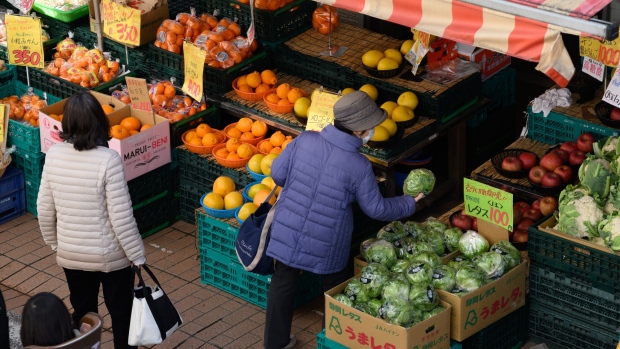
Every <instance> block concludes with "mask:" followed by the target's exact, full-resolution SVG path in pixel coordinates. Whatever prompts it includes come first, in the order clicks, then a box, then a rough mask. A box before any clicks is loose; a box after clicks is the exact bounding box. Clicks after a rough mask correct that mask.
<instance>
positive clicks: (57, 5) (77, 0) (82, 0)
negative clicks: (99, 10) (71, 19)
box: [34, 0, 133, 11]
mask: <svg viewBox="0 0 620 349" xmlns="http://www.w3.org/2000/svg"><path fill="white" fill-rule="evenodd" d="M34 3H35V4H40V5H43V6H47V7H51V8H54V9H56V10H59V11H73V10H75V9H76V8H78V7H81V6H85V5H88V1H87V0H70V1H67V0H36V1H34ZM132 3H133V2H132V1H127V3H126V4H127V6H131V4H132ZM132 7H133V6H132Z"/></svg>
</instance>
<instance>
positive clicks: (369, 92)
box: [360, 84, 379, 101]
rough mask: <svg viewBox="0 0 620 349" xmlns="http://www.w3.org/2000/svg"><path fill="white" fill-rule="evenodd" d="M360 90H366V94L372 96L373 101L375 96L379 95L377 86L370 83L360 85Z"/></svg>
mask: <svg viewBox="0 0 620 349" xmlns="http://www.w3.org/2000/svg"><path fill="white" fill-rule="evenodd" d="M360 91H362V92H366V94H367V95H368V96H370V98H372V100H373V101H376V100H377V97H379V91H377V88H376V87H374V86H373V85H371V84H366V85H364V86H362V87H360Z"/></svg>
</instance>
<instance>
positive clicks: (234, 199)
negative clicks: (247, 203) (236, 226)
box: [224, 191, 243, 210]
mask: <svg viewBox="0 0 620 349" xmlns="http://www.w3.org/2000/svg"><path fill="white" fill-rule="evenodd" d="M241 205H243V195H241V193H240V192H238V191H231V192H230V193H228V194H226V196H224V208H225V209H227V210H232V209H235V208H237V207H239V206H241Z"/></svg>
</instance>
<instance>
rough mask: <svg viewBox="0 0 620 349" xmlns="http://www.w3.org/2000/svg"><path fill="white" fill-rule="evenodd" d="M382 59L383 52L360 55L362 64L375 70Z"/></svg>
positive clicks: (371, 51)
mask: <svg viewBox="0 0 620 349" xmlns="http://www.w3.org/2000/svg"><path fill="white" fill-rule="evenodd" d="M381 58H383V52H381V51H379V50H370V51H368V52H366V53H364V54H363V55H362V63H363V64H364V65H365V66H367V67H368V68H373V69H374V68H376V67H377V64H379V61H380V60H381Z"/></svg>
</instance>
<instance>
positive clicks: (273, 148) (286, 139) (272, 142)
mask: <svg viewBox="0 0 620 349" xmlns="http://www.w3.org/2000/svg"><path fill="white" fill-rule="evenodd" d="M292 141H293V136H285V135H284V134H283V133H282V132H281V131H276V132H274V133H273V134H272V135H271V137H269V138H267V139H264V140H262V141H260V142H259V143H258V145H257V146H256V147H257V148H258V151H259V152H261V154H264V155H267V154H280V153H281V152H282V150H284V149H286V146H287V145H288V144H289V143H291V142H292Z"/></svg>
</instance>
